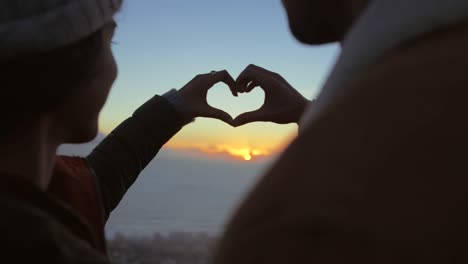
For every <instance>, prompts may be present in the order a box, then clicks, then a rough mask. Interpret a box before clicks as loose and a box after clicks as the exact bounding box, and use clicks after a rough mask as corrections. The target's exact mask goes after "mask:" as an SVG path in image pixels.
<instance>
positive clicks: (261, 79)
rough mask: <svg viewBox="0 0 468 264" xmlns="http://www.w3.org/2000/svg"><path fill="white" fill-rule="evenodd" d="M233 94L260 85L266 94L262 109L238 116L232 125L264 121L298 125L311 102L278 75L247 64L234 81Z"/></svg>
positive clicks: (247, 90)
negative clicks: (234, 88) (234, 90)
mask: <svg viewBox="0 0 468 264" xmlns="http://www.w3.org/2000/svg"><path fill="white" fill-rule="evenodd" d="M236 82H237V84H236V91H237V92H239V93H248V92H250V91H252V90H253V89H254V88H255V87H257V86H259V87H261V88H262V89H263V90H264V91H265V102H264V104H263V106H262V107H261V108H260V109H258V110H256V111H253V112H248V113H244V114H241V115H240V116H238V117H237V118H236V119H235V120H234V125H235V126H242V125H245V124H247V123H251V122H257V121H263V122H274V123H278V124H288V123H298V122H299V119H300V118H301V116H302V114H303V113H304V111H305V109H306V107H307V106H308V105H309V103H310V101H309V100H307V99H305V98H304V97H303V96H302V95H301V94H300V93H299V92H298V91H296V89H294V88H293V87H292V86H291V85H290V84H289V83H288V82H287V81H286V80H285V79H284V78H283V77H281V76H280V75H279V74H277V73H274V72H270V71H268V70H265V69H263V68H261V67H258V66H255V65H249V66H248V67H247V68H246V69H245V70H244V71H243V72H242V73H241V74H240V75H239V77H238V78H237V81H236Z"/></svg>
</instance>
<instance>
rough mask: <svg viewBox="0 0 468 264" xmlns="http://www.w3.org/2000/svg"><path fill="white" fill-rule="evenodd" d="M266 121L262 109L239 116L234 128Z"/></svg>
mask: <svg viewBox="0 0 468 264" xmlns="http://www.w3.org/2000/svg"><path fill="white" fill-rule="evenodd" d="M259 121H266V116H265V113H264V112H263V111H262V110H261V109H260V110H257V111H252V112H247V113H243V114H241V115H239V116H238V117H236V118H235V119H234V126H235V127H239V126H243V125H245V124H248V123H252V122H259Z"/></svg>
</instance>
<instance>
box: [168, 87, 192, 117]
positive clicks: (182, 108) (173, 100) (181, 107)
mask: <svg viewBox="0 0 468 264" xmlns="http://www.w3.org/2000/svg"><path fill="white" fill-rule="evenodd" d="M162 97H164V98H165V99H166V100H167V101H168V102H169V103H170V104H171V105H172V106H173V107H174V109H175V110H176V111H177V112H178V113H179V114H180V115H181V116H182V118H183V120H184V122H185V123H187V124H188V123H191V122H193V121H194V119H195V115H194V113H193V111H192V110H191V109H190V108H188V107H187V103H186V102H185V99H184V98H183V96H181V94H180V91H177V90H176V89H172V90H170V91H169V92H167V93H165V94H164V95H162Z"/></svg>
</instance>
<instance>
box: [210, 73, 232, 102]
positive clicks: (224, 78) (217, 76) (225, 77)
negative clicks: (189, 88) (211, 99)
mask: <svg viewBox="0 0 468 264" xmlns="http://www.w3.org/2000/svg"><path fill="white" fill-rule="evenodd" d="M211 76H212V79H211V81H212V86H214V85H215V84H217V83H219V82H223V83H225V84H226V85H227V86H228V87H229V89H230V90H231V93H232V95H234V96H237V89H236V85H237V84H236V81H234V78H232V76H231V75H230V74H229V72H228V71H226V70H222V71H218V72H216V73H214V74H211Z"/></svg>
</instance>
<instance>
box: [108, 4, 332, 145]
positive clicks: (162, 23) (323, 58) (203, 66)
mask: <svg viewBox="0 0 468 264" xmlns="http://www.w3.org/2000/svg"><path fill="white" fill-rule="evenodd" d="M116 20H117V23H118V29H117V33H116V37H115V42H116V45H115V46H114V52H115V55H116V58H117V61H118V64H119V78H118V80H117V82H116V84H115V85H114V89H113V91H112V92H111V95H110V97H109V101H108V103H107V104H106V106H105V108H104V111H103V114H102V115H101V122H100V123H101V130H102V131H103V132H105V133H108V132H110V130H111V129H112V128H114V127H115V126H116V125H118V123H120V122H121V121H123V120H124V119H125V118H126V117H128V116H129V115H131V113H132V112H133V111H134V110H135V109H136V108H137V107H138V106H139V105H141V104H142V103H144V102H145V101H146V100H147V99H149V98H151V97H152V96H153V95H155V94H162V93H164V92H166V91H168V90H169V89H171V88H181V87H182V86H183V85H184V84H185V83H187V82H188V81H190V80H191V79H192V78H193V77H194V76H195V75H196V74H199V73H206V72H209V71H211V70H221V69H226V70H228V71H229V72H230V73H231V74H232V75H233V77H234V78H236V77H237V75H238V74H239V73H240V72H241V71H242V70H243V69H244V68H245V67H246V66H247V65H248V64H251V63H253V64H257V65H259V66H262V67H265V68H267V69H269V70H272V71H276V72H278V73H280V74H281V75H282V76H283V77H284V78H285V79H287V80H288V81H289V82H290V83H291V84H292V85H293V86H294V87H295V88H296V89H297V90H299V91H300V92H301V93H302V94H303V95H304V96H306V97H308V98H311V97H315V96H316V95H317V94H318V92H319V89H320V86H321V84H322V83H323V81H324V79H325V78H326V74H327V73H328V72H329V70H330V67H331V65H332V63H333V62H334V59H335V56H336V54H337V52H338V47H337V45H328V46H320V47H311V46H305V45H302V44H300V43H298V42H297V41H296V40H295V39H294V38H293V37H292V35H291V34H290V32H289V28H288V24H287V18H286V15H285V12H284V10H283V8H282V6H281V1H279V0H275V1H271V0H256V1H249V0H239V1H227V0H224V1H220V0H197V1H188V0H139V1H128V0H127V1H125V4H124V7H123V9H122V11H121V13H120V14H119V15H118V16H117V18H116ZM235 100H237V101H235ZM262 100H263V98H262V92H261V91H260V90H257V91H256V92H254V93H253V94H252V95H250V96H243V97H241V98H240V99H234V98H230V97H229V93H228V92H227V88H226V87H223V86H222V85H219V87H215V88H214V89H213V91H212V92H210V94H209V102H210V103H211V104H213V105H215V106H222V107H223V109H224V110H226V111H227V112H229V113H232V114H233V115H237V114H239V113H241V112H242V111H246V110H253V109H254V108H256V107H258V106H260V105H261V103H262ZM215 129H216V131H217V132H218V134H219V132H221V133H223V134H224V135H226V136H227V137H234V136H235V135H243V136H242V137H243V138H244V141H249V142H252V141H257V140H259V139H258V137H256V136H255V135H256V134H259V131H273V132H271V133H272V134H274V137H273V138H274V140H280V139H281V138H287V137H288V136H289V135H290V134H291V133H292V131H293V130H294V129H296V128H295V127H294V126H293V125H289V126H281V127H280V126H276V125H275V126H274V127H271V126H269V125H268V124H252V125H248V126H246V127H243V128H239V129H237V130H236V132H234V131H233V129H231V128H228V127H226V126H225V125H223V124H220V123H219V122H218V121H213V120H199V121H197V122H196V123H194V124H191V125H190V126H189V127H187V128H185V129H184V130H183V131H182V132H181V133H180V134H179V135H178V136H177V137H176V138H175V139H174V140H175V141H177V140H178V139H179V140H181V141H183V140H184V139H185V141H188V140H197V141H200V140H201V141H203V140H205V139H206V138H212V137H214V130H215ZM197 135H199V136H198V137H197ZM215 141H216V140H215ZM220 141H222V138H221V137H219V136H218V139H217V141H216V142H211V143H210V144H218V143H219V142H220Z"/></svg>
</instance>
